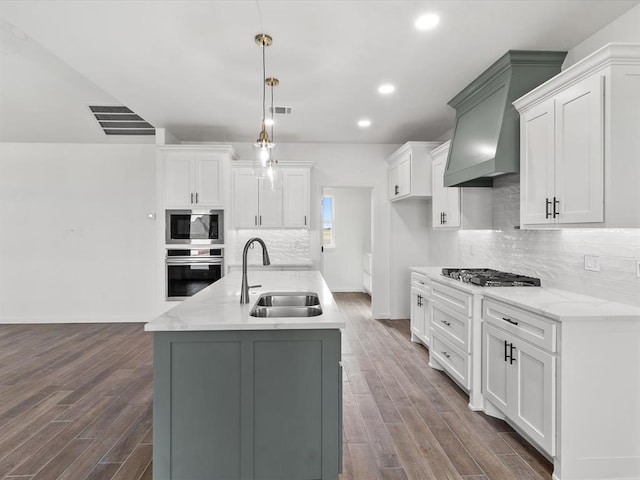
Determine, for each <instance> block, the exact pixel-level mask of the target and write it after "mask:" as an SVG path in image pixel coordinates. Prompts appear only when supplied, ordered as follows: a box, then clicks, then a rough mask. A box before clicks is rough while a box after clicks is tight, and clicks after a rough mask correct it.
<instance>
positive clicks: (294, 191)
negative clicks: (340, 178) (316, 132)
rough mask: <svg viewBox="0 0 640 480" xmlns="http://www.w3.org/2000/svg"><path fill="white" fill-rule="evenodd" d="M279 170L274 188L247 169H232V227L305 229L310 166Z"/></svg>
mask: <svg viewBox="0 0 640 480" xmlns="http://www.w3.org/2000/svg"><path fill="white" fill-rule="evenodd" d="M279 169H280V172H279V174H280V175H281V176H282V182H277V188H272V186H271V182H270V181H269V180H268V179H266V178H257V177H256V176H255V175H254V173H253V169H252V168H251V167H238V168H234V169H233V218H234V225H233V226H234V227H235V228H309V224H310V222H309V209H310V207H309V200H310V196H309V192H310V187H309V181H310V167H305V168H294V167H279Z"/></svg>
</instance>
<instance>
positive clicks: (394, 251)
mask: <svg viewBox="0 0 640 480" xmlns="http://www.w3.org/2000/svg"><path fill="white" fill-rule="evenodd" d="M430 210H431V202H429V201H427V200H426V199H415V198H413V199H405V200H399V201H397V202H393V203H391V258H390V262H391V271H390V279H391V282H390V295H391V318H409V314H410V311H409V310H410V308H409V306H410V303H409V289H410V274H409V267H411V266H416V265H425V264H427V263H428V260H429V258H428V245H429V240H430V238H429V237H430V235H431V231H432V230H431V224H430V223H429V214H428V212H429V211H430Z"/></svg>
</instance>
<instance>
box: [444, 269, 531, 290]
mask: <svg viewBox="0 0 640 480" xmlns="http://www.w3.org/2000/svg"><path fill="white" fill-rule="evenodd" d="M442 275H444V276H445V277H450V278H454V279H456V280H460V281H462V282H465V283H472V284H474V285H479V286H481V287H539V286H540V279H539V278H535V277H527V276H526V275H520V274H517V273H509V272H501V271H499V270H493V269H490V268H443V269H442Z"/></svg>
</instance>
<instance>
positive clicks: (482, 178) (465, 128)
mask: <svg viewBox="0 0 640 480" xmlns="http://www.w3.org/2000/svg"><path fill="white" fill-rule="evenodd" d="M566 55H567V52H546V51H535V50H509V51H508V52H507V53H506V54H504V55H503V56H502V57H500V59H498V61H496V62H495V63H494V64H493V65H491V66H490V67H489V68H488V69H487V70H485V71H484V72H483V73H482V74H481V75H480V76H479V77H478V78H477V79H475V80H474V81H473V82H472V83H471V84H470V85H469V86H468V87H466V88H465V89H464V90H462V91H461V92H460V93H459V94H458V95H456V96H455V97H454V98H453V99H452V100H451V101H450V102H449V105H450V106H451V107H453V108H455V109H456V122H455V127H454V132H453V140H452V141H451V148H450V150H449V157H448V159H447V166H446V169H445V173H444V185H445V187H491V186H492V185H493V177H495V176H497V175H501V174H503V173H513V172H518V171H519V170H520V118H519V116H518V112H517V111H516V109H515V108H514V107H513V105H512V104H511V103H512V102H513V101H514V100H516V99H518V98H520V97H521V96H522V95H524V94H525V93H527V92H529V91H531V90H533V89H534V88H535V87H537V86H538V85H540V84H542V83H544V82H545V81H546V80H548V79H550V78H551V77H553V76H555V75H557V74H558V73H560V67H561V66H562V62H563V61H564V57H565V56H566Z"/></svg>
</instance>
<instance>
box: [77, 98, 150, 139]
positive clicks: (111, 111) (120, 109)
mask: <svg viewBox="0 0 640 480" xmlns="http://www.w3.org/2000/svg"><path fill="white" fill-rule="evenodd" d="M89 109H90V110H91V113H93V116H94V117H95V118H96V120H97V121H98V124H99V125H100V128H102V131H103V132H104V133H105V134H106V135H155V134H156V129H155V128H154V127H153V125H151V124H150V123H148V122H146V121H145V120H144V118H142V117H140V116H139V115H136V113H134V112H133V111H132V110H130V109H128V108H127V107H124V106H122V105H101V106H98V105H90V106H89Z"/></svg>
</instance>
